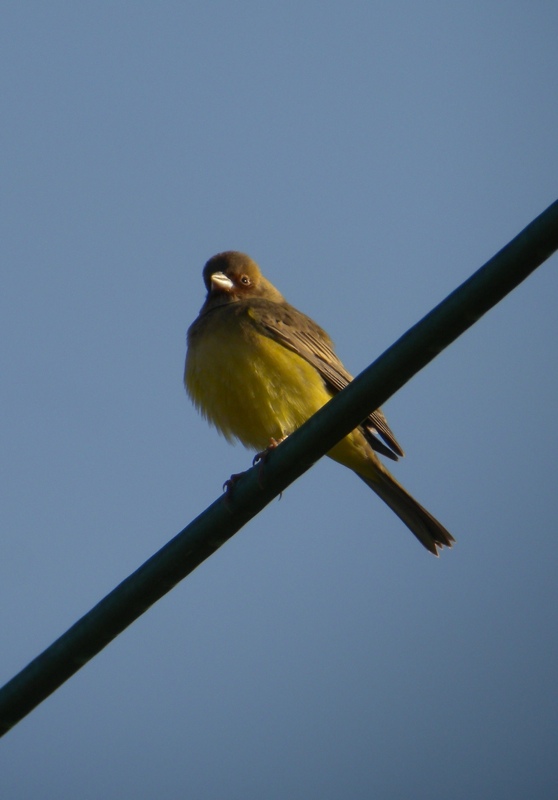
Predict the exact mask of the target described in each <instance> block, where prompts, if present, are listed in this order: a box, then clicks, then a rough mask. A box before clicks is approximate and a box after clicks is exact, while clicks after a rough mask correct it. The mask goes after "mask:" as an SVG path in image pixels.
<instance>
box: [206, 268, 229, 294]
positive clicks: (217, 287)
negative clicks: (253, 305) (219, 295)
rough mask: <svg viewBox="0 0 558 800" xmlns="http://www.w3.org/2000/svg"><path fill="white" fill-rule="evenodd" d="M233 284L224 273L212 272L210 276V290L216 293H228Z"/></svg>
mask: <svg viewBox="0 0 558 800" xmlns="http://www.w3.org/2000/svg"><path fill="white" fill-rule="evenodd" d="M232 288H233V282H232V281H231V279H230V278H227V276H226V275H225V273H224V272H214V273H213V275H212V276H211V289H212V290H213V291H217V292H230V291H231V289H232Z"/></svg>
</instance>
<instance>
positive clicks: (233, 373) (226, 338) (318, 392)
mask: <svg viewBox="0 0 558 800" xmlns="http://www.w3.org/2000/svg"><path fill="white" fill-rule="evenodd" d="M203 281H204V284H205V288H206V290H207V296H206V299H205V302H204V304H203V306H202V308H201V310H200V312H199V315H198V317H197V318H196V319H195V321H194V322H193V323H192V325H191V326H190V327H189V328H188V333H187V352H186V363H185V368H184V384H185V387H186V391H187V394H188V395H189V397H190V399H191V400H192V402H193V404H194V406H195V407H196V408H197V409H198V411H199V412H200V413H201V414H202V416H203V417H205V418H206V419H207V420H208V422H209V423H210V424H212V425H214V426H215V427H216V428H217V430H218V431H219V432H220V433H221V434H223V435H224V436H225V438H226V439H227V440H228V441H230V442H234V441H236V440H238V441H239V442H241V443H242V444H243V445H244V446H245V447H247V448H251V449H253V450H256V451H265V450H266V449H267V448H268V447H269V446H270V444H272V445H273V444H275V443H277V442H280V441H282V440H283V439H284V438H286V437H287V436H288V435H289V434H290V433H292V432H293V431H295V430H296V429H297V428H299V427H300V426H301V425H302V424H303V423H304V422H305V421H306V420H307V419H309V417H311V416H312V414H314V413H315V412H316V411H318V409H319V408H321V407H322V406H323V405H325V403H327V402H328V401H329V400H330V399H331V398H332V397H333V396H334V395H335V394H337V393H338V392H339V391H341V390H342V389H343V388H344V387H345V386H347V384H348V383H350V381H351V380H352V376H351V374H350V373H349V372H348V371H347V370H346V369H345V367H344V366H343V364H342V363H341V361H340V360H339V358H338V357H337V355H336V353H335V351H334V345H333V342H332V340H331V339H330V337H329V336H328V334H327V333H326V332H325V331H324V330H323V329H322V328H320V326H319V325H317V323H315V322H314V321H313V320H312V319H310V317H307V316H306V315H305V314H303V313H302V312H301V311H298V310H297V309H296V308H294V307H293V306H292V305H290V304H289V303H288V302H287V301H286V300H285V298H284V297H283V295H282V294H281V293H280V292H279V290H278V289H276V288H275V286H273V284H272V283H270V281H268V280H267V279H266V278H265V277H264V276H263V274H262V272H261V270H260V268H259V266H258V264H257V263H256V262H255V261H254V260H253V259H252V258H251V257H250V256H248V255H246V254H245V253H241V252H238V251H235V250H228V251H225V252H222V253H218V254H217V255H215V256H213V257H212V258H210V259H209V261H207V263H206V264H205V266H204V268H203ZM327 455H328V456H330V457H331V458H332V459H334V460H335V461H337V462H339V463H340V464H342V465H344V466H346V467H348V468H349V469H351V470H352V471H353V472H355V473H356V474H357V475H358V477H359V478H361V479H362V480H363V481H364V483H365V484H366V485H367V486H369V487H370V488H371V489H372V490H373V491H374V492H375V493H376V494H377V495H378V496H379V497H380V498H381V499H382V500H383V501H384V502H385V503H386V504H387V505H388V506H389V507H390V508H391V509H392V511H394V512H395V514H397V516H398V517H399V518H400V519H401V520H402V521H403V522H404V523H405V525H406V526H407V527H408V528H409V529H410V530H411V531H412V533H414V535H415V536H416V537H417V539H418V540H419V541H420V542H421V544H423V545H424V547H425V548H426V549H427V550H428V551H430V552H431V553H432V554H434V555H436V556H437V555H438V551H439V550H440V549H442V548H443V547H451V546H452V544H453V542H454V541H455V540H454V538H453V536H452V535H451V534H450V533H449V531H448V530H446V528H445V527H444V526H443V525H442V524H441V523H440V522H438V520H437V519H436V518H435V517H433V516H432V514H430V512H428V511H427V510H426V509H425V508H424V507H423V506H422V505H420V503H418V502H417V501H416V500H415V499H414V498H413V497H411V495H410V494H409V493H408V492H407V490H406V489H404V488H403V486H401V484H400V483H398V481H397V480H396V479H395V478H394V477H393V475H391V473H390V472H389V471H388V469H387V468H386V467H385V466H384V464H383V462H382V461H381V460H380V458H379V456H380V455H382V456H384V457H387V458H390V459H392V460H394V461H397V459H398V458H399V457H400V456H403V455H404V453H403V450H402V448H401V446H400V445H399V443H398V442H397V440H396V438H395V436H394V434H393V432H392V431H391V429H390V427H389V425H388V423H387V420H386V418H385V416H384V414H383V413H382V411H381V410H380V409H376V410H375V411H373V412H372V413H371V414H370V416H369V417H368V418H367V419H366V420H365V421H364V422H363V423H362V424H361V425H359V426H358V427H357V428H355V430H353V431H352V432H351V433H350V434H349V435H348V436H346V437H345V438H344V439H342V440H341V442H339V444H337V445H335V447H333V448H332V450H330V451H329V453H328V454H327Z"/></svg>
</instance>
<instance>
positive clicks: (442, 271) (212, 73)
mask: <svg viewBox="0 0 558 800" xmlns="http://www.w3.org/2000/svg"><path fill="white" fill-rule="evenodd" d="M557 28H558V10H557V8H556V6H555V4H553V3H537V4H527V3H519V2H512V3H508V4H505V5H503V4H500V3H495V2H488V3H487V2H484V3H477V2H471V3H467V4H450V3H436V2H425V3H420V4H417V3H410V2H393V3H389V4H388V3H380V2H348V3H333V2H327V0H326V1H325V2H320V3H317V2H305V3H302V4H301V3H297V4H295V3H290V2H283V3H280V4H279V3H254V2H238V3H225V2H222V0H221V1H220V2H204V3H199V2H191V3H179V2H161V3H143V2H137V3H132V2H111V3H107V2H99V3H91V4H89V3H62V2H60V3H57V2H53V3H48V4H44V3H36V2H26V3H14V2H7V3H4V4H3V6H2V9H1V11H0V60H1V66H2V69H1V75H2V77H1V83H2V156H3V157H2V178H1V182H0V192H1V196H2V214H1V221H0V225H1V227H2V230H1V232H0V233H1V235H0V251H1V255H2V263H3V265H4V267H3V281H2V291H1V292H0V325H1V337H2V348H1V358H2V375H3V380H2V384H1V407H2V442H3V447H2V451H3V458H2V480H1V482H0V493H1V502H0V519H1V527H2V558H1V561H0V570H1V580H0V587H1V589H0V592H1V602H0V630H1V637H2V643H3V646H2V658H1V660H0V673H1V674H0V680H1V681H2V682H4V681H6V680H8V679H9V678H10V677H12V675H13V674H14V673H15V672H17V671H18V670H19V669H21V668H22V667H23V666H25V664H26V663H27V662H28V661H29V660H31V659H32V658H33V657H34V656H36V655H37V654H38V653H39V652H40V651H41V650H42V649H44V648H45V647H46V646H48V645H49V644H50V643H51V642H52V641H53V640H54V639H55V638H56V637H57V636H59V635H60V634H61V633H62V632H63V631H65V630H66V629H67V628H68V627H69V626H70V625H71V624H72V623H73V622H74V621H75V620H76V619H77V618H78V617H80V616H81V615H82V614H84V613H85V612H86V611H87V610H89V608H91V607H92V606H93V605H94V604H95V603H96V602H97V601H98V600H99V599H100V598H101V597H102V596H104V595H105V594H106V593H107V592H108V591H110V590H111V589H112V588H113V587H114V586H115V585H116V584H117V583H118V582H119V581H120V580H122V579H123V578H124V577H125V576H126V575H128V574H129V573H130V572H131V571H132V570H133V569H135V568H136V567H137V566H138V565H139V564H140V563H142V562H143V561H144V560H145V559H146V558H148V557H149V556H150V555H151V554H152V553H153V552H154V551H155V550H157V549H158V548H159V547H160V546H162V545H163V544H164V543H165V542H166V541H167V540H168V539H169V538H171V536H173V535H174V534H175V533H176V532H177V531H178V530H180V529H181V528H182V527H184V525H185V524H186V523H187V522H188V521H189V520H190V519H192V518H193V517H194V516H196V515H197V514H198V513H199V512H200V511H202V510H203V509H204V508H205V507H206V506H207V505H208V504H209V503H210V502H212V501H213V500H214V499H215V498H216V497H217V496H218V494H219V492H220V487H221V485H222V483H223V481H224V480H225V479H226V478H227V477H228V476H229V475H230V474H231V473H232V472H238V471H239V470H242V469H243V468H245V467H247V466H248V465H249V464H250V461H251V458H252V455H251V454H250V453H248V452H246V451H244V450H243V449H242V448H240V447H236V448H235V447H231V446H230V445H228V444H227V443H226V442H225V441H224V440H223V439H221V438H220V437H218V435H217V434H216V433H215V432H214V431H212V430H211V429H210V428H209V427H208V426H207V425H206V424H205V422H204V421H203V420H202V419H201V418H199V417H198V416H197V414H196V412H195V411H194V409H193V408H192V407H191V406H190V404H189V403H188V401H187V398H186V396H185V394H184V391H183V388H182V367H183V358H184V336H185V331H186V328H187V326H188V325H189V324H190V322H191V321H192V320H193V318H194V317H195V315H196V314H197V312H198V309H199V307H200V306H201V304H202V302H203V295H204V290H203V285H202V281H201V270H202V267H203V264H204V263H205V261H206V260H207V259H208V258H209V257H210V256H211V255H213V254H214V253H216V252H218V251H220V250H223V249H241V250H244V251H246V252H248V253H250V254H251V255H252V256H253V257H254V258H255V259H256V260H258V261H259V263H260V264H261V266H262V268H263V269H264V271H265V273H266V275H267V276H268V277H269V278H270V279H271V280H272V281H273V282H274V283H275V284H276V285H277V286H278V287H279V288H280V290H281V291H282V292H283V294H284V295H285V296H286V297H287V299H288V300H289V301H290V302H292V303H293V304H294V305H296V306H297V307H299V308H300V309H302V310H303V311H305V312H306V313H308V314H310V315H311V316H312V317H314V318H315V319H316V321H318V322H319V323H320V324H321V325H322V326H323V327H325V328H326V329H327V330H328V332H329V333H330V334H331V336H332V338H333V339H334V341H335V342H336V345H337V350H338V352H339V354H340V356H341V357H342V358H343V360H344V362H345V364H346V366H347V367H348V368H349V369H350V370H351V371H353V372H354V373H357V372H359V371H360V370H361V369H363V368H364V367H365V366H367V365H368V364H369V363H370V362H371V361H372V360H373V359H374V357H375V356H376V355H378V354H379V353H380V352H381V351H382V350H384V349H385V348H386V347H387V346H388V345H390V344H391V343H392V342H393V341H394V340H395V339H396V338H397V337H398V336H399V335H401V333H403V332H404V331H405V330H406V329H407V328H408V327H410V325H412V324H413V323H414V322H416V321H417V320H418V319H419V318H420V317H422V316H423V315H424V314H425V313H426V312H427V311H428V310H430V308H431V307H432V306H433V305H434V304H436V303H437V302H439V301H440V300H441V299H442V298H443V297H445V296H446V295H447V294H448V293H449V292H450V291H452V290H453V289H454V288H455V287H456V286H457V285H458V284H459V283H461V282H462V281H463V280H464V279H465V278H467V277H468V276H469V275H470V274H471V273H472V272H473V271H474V270H475V269H477V268H478V267H479V266H480V265H481V264H482V263H484V262H485V261H486V260H487V259H488V258H489V257H490V256H492V255H493V254H494V253H495V252H496V251H497V250H499V249H500V248H501V247H502V246H503V245H504V244H506V243H507V242H508V241H509V240H510V239H511V238H512V237H513V236H514V235H515V234H516V233H518V232H519V231H520V230H521V229H522V228H523V227H524V226H525V225H526V224H527V223H528V222H530V221H531V220H532V219H533V218H534V217H535V216H537V215H538V214H539V213H540V212H541V211H543V210H544V208H546V207H547V206H548V205H549V204H550V203H551V202H553V201H554V200H555V199H556V196H557V195H558V191H557V187H558V180H557V177H558V157H557V150H556V141H557V139H558V107H557V105H556V102H555V94H556V84H557V80H558V75H557V72H558V70H557V67H558V56H557V51H556V37H557V33H558V30H557ZM556 264H557V261H556V257H554V258H553V259H551V260H550V261H548V262H547V263H546V264H545V265H543V266H542V267H541V268H540V269H539V270H538V271H537V272H536V273H535V274H534V275H533V276H531V277H530V278H529V279H528V280H527V281H526V282H525V283H524V284H523V285H522V286H521V287H520V288H519V289H517V290H516V291H515V292H514V293H513V294H512V295H511V296H509V297H508V298H506V299H505V300H504V301H503V302H502V303H501V304H500V305H499V306H498V307H497V308H496V309H495V310H494V311H492V312H491V313H490V314H489V315H488V316H487V317H485V318H483V320H481V321H480V322H479V323H478V324H477V325H476V326H475V327H474V328H473V329H472V330H470V331H469V332H468V333H467V334H465V335H464V336H463V337H462V338H461V339H460V340H459V341H458V342H456V343H455V344H454V345H453V346H452V347H451V348H449V349H448V350H447V351H446V352H445V353H443V354H442V355H441V356H440V357H439V358H438V359H437V360H436V361H435V362H434V363H432V364H431V365H430V366H428V367H427V368H426V369H425V370H423V372H421V373H420V375H418V376H417V377H415V378H414V379H413V380H412V381H411V382H410V383H409V384H408V385H407V386H406V387H404V388H403V389H402V390H401V391H400V392H399V393H398V394H397V396H395V397H394V398H392V400H391V401H390V402H389V403H388V404H387V405H386V407H385V408H384V411H385V412H386V415H387V417H388V419H389V422H390V424H391V426H392V428H393V430H394V431H395V433H396V435H397V437H398V439H399V440H400V441H401V443H402V445H403V447H404V448H405V450H406V453H407V457H406V459H405V460H404V461H402V462H400V463H399V464H398V465H396V466H395V468H394V471H395V473H396V475H397V477H398V478H399V479H400V480H401V481H402V483H403V484H404V485H405V486H406V487H407V488H408V489H409V490H410V491H411V492H412V493H413V494H414V495H415V496H416V497H417V498H418V499H419V500H420V501H421V502H422V503H423V504H424V505H425V506H427V507H428V508H429V509H430V510H431V511H432V512H433V513H434V514H435V515H436V516H437V517H439V518H440V520H441V521H443V523H444V524H445V525H446V526H447V527H448V528H449V529H450V530H451V531H452V533H453V534H454V536H455V537H456V539H457V545H456V546H455V548H454V549H453V550H452V551H451V552H444V553H443V555H442V557H441V558H440V559H438V560H436V559H434V558H432V557H431V556H429V555H428V554H427V553H426V552H425V551H423V550H422V548H421V547H420V545H419V544H418V543H417V542H416V541H415V540H414V538H413V536H412V535H411V534H410V533H409V532H408V531H407V530H406V529H405V528H404V526H403V525H402V524H401V523H400V521H399V520H398V519H397V518H396V517H395V516H393V515H392V514H391V513H390V512H389V511H388V510H387V509H386V508H384V506H383V504H382V503H381V502H380V501H379V500H378V499H377V498H376V497H375V496H374V495H372V493H371V492H369V491H368V490H367V489H366V487H365V486H364V485H363V484H362V483H361V482H360V481H358V480H356V478H355V477H354V476H353V475H352V474H351V473H350V472H348V471H347V470H343V469H342V468H341V467H339V466H338V465H336V464H333V463H332V462H326V461H324V462H320V463H319V464H318V465H316V467H314V469H313V470H311V472H310V473H308V474H306V475H305V476H303V478H301V479H300V480H299V481H298V482H297V483H296V484H295V485H294V486H292V487H291V488H290V489H289V490H288V491H287V492H285V494H284V496H283V498H282V500H281V501H280V502H279V501H278V502H275V503H273V504H272V505H271V506H270V507H268V508H267V509H266V510H264V512H263V513H262V514H261V515H260V516H259V517H257V518H256V519H255V520H253V521H252V522H251V523H250V524H249V525H248V526H247V527H246V528H245V529H244V530H243V531H241V532H240V533H239V534H238V535H237V536H236V537H234V539H233V540H232V541H230V542H229V543H227V544H226V545H225V546H224V547H223V548H222V549H221V550H220V551H219V552H218V553H216V554H215V555H214V556H213V557H212V558H211V559H210V560H209V561H207V562H206V563H205V564H203V565H202V566H201V567H200V568H199V569H198V570H196V571H195V572H194V573H193V574H192V575H191V576H190V577H189V578H188V579H187V580H186V581H184V582H183V583H182V584H181V585H180V586H179V587H177V588H176V589H175V590H173V591H172V592H171V593H170V594H169V595H168V596H167V597H165V598H164V599H163V600H162V601H161V602H160V603H158V604H157V605H156V606H155V607H154V608H153V609H151V610H150V611H149V612H148V613H147V614H146V615H145V616H144V617H142V618H141V619H140V620H139V621H138V622H136V623H135V624H134V625H133V626H132V627H131V628H130V629H128V630H127V631H126V632H125V633H124V634H123V635H122V636H120V637H119V638H118V639H117V640H116V641H115V642H114V643H112V644H111V645H110V646H109V647H108V648H107V649H106V650H105V651H103V652H102V653H101V654H100V655H99V656H98V657H97V658H95V659H94V660H93V661H92V662H90V663H89V664H88V665H87V666H86V667H85V668H84V669H83V670H81V671H80V672H79V673H78V674H77V675H76V676H75V677H74V678H72V679H71V680H70V681H69V682H68V683H67V684H65V685H64V686H63V687H62V688H61V689H60V690H59V691H57V692H56V693H55V694H54V695H53V696H51V697H50V698H49V699H48V700H47V701H46V702H45V703H43V704H42V705H41V706H40V707H39V708H38V709H36V711H35V712H33V713H32V714H31V715H30V716H29V717H27V718H26V719H25V720H24V721H23V722H22V723H20V724H19V725H18V726H17V727H16V728H14V729H13V730H12V731H11V732H10V733H9V734H8V735H7V736H6V738H5V739H4V740H3V742H2V749H1V752H0V765H1V769H0V791H1V792H2V796H3V797H6V798H9V800H19V798H25V799H26V800H28V798H34V797H37V798H44V797H57V798H59V800H65V799H66V798H75V797H79V798H80V800H88V798H91V799H92V800H93V799H94V798H95V799H96V798H99V797H103V798H120V797H123V796H128V795H130V796H131V795H133V796H135V797H137V798H140V799H142V798H153V797H157V798H161V799H162V800H166V798H175V797H182V796H191V797H195V798H204V800H205V798H243V799H244V798H247V797H248V798H250V797H258V798H266V800H267V798H269V799H270V800H274V799H275V798H285V797H289V798H305V800H307V799H308V798H320V800H324V799H325V800H328V798H332V799H333V798H339V797H344V798H369V797H378V798H399V797H413V798H419V799H420V798H429V800H436V799H437V798H440V799H442V798H444V799H445V798H448V797H451V798H453V800H460V798H470V797H475V796H477V797H482V796H484V797H491V798H500V797H501V798H504V797H505V798H507V800H510V798H523V797H526V796H533V797H537V798H550V797H554V796H555V786H556V780H557V778H558V775H557V772H558V768H557V766H556V764H557V758H556V749H557V723H558V707H557V706H558V702H557V697H556V672H557V669H558V647H557V639H556V608H557V603H558V591H557V583H556V567H557V555H558V543H557V538H556V518H557V512H558V496H557V493H556V467H555V451H556V446H557V444H558V422H557V415H556V407H557V400H558V383H557V379H556V366H555V364H556V355H555V348H556V341H557V336H558V318H557V314H556V296H557V291H558V277H557V275H556Z"/></svg>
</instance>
